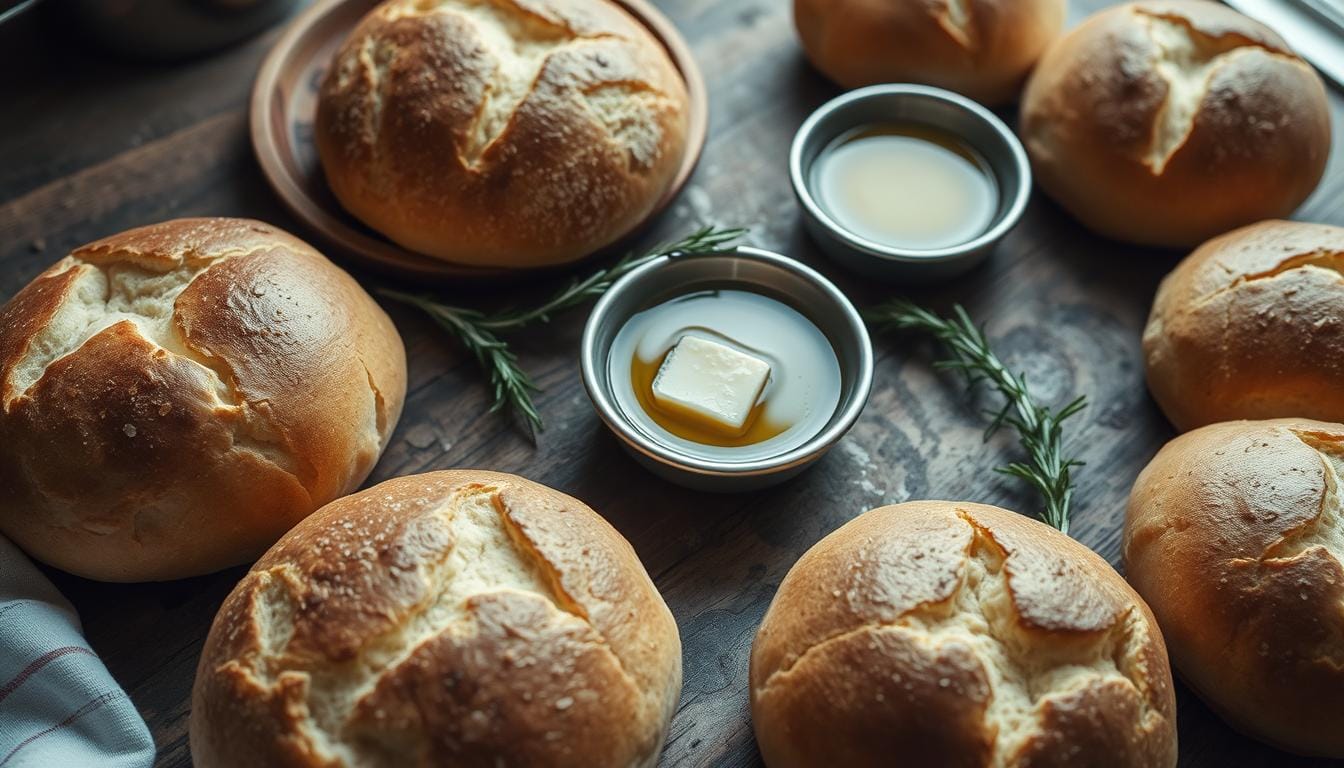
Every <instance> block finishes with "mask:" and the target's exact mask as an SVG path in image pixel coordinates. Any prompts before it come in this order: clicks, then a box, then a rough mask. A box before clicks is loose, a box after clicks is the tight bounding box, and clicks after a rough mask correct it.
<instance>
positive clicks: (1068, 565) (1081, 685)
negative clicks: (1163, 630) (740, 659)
mask: <svg viewBox="0 0 1344 768" xmlns="http://www.w3.org/2000/svg"><path fill="white" fill-rule="evenodd" d="M751 712H752V721H753V723H754V724H755V728H756V739H757V741H758V742H759V743H760V747H761V754H762V755H763V756H764V757H765V762H766V764H767V765H769V766H770V768H792V767H796V768H813V767H815V766H822V765H824V766H835V767H836V768H848V767H849V766H876V765H892V764H901V765H912V766H986V767H988V766H999V767H1004V766H1019V767H1021V768H1026V767H1027V766H1038V765H1075V764H1086V765H1088V766H1094V767H1100V766H1117V767H1120V768H1158V767H1159V766H1168V767H1169V766H1174V765H1176V722H1175V716H1176V708H1175V701H1174V698H1173V693H1172V685H1171V670H1170V668H1169V667H1168V665H1167V657H1166V649H1165V648H1164V646H1163V644H1162V635H1161V634H1160V632H1159V631H1158V629H1157V625H1156V623H1155V622H1154V621H1153V617H1152V614H1150V613H1149V611H1148V608H1147V606H1145V605H1144V604H1143V601H1142V600H1141V599H1139V597H1138V595H1136V594H1135V593H1134V591H1133V590H1132V589H1130V587H1129V585H1127V584H1126V583H1125V581H1124V580H1123V579H1121V578H1120V576H1119V575H1118V574H1116V572H1115V571H1114V570H1112V569H1111V567H1110V566H1109V565H1107V564H1106V562H1105V561H1104V560H1102V559H1101V558H1100V557H1098V556H1097V555H1095V554H1093V553H1092V551H1091V550H1089V549H1087V548H1086V547H1084V546H1083V545H1081V544H1079V543H1077V542H1075V541H1074V540H1073V539H1070V538H1069V537H1068V536H1065V535H1064V534H1062V533H1059V532H1058V531H1056V530H1055V529H1053V528H1050V527H1048V526H1046V525H1044V524H1043V523H1039V522H1036V521H1035V520H1031V519H1028V518H1025V517H1021V516H1019V515H1017V514H1014V513H1012V512H1009V511H1007V510H1004V509H1000V508H998V507H991V506H986V505H983V504H970V503H963V502H952V501H919V502H911V503H907V504H898V505H896V506H889V507H881V508H879V509H875V510H872V511H870V512H867V513H865V514H863V515H860V516H859V517H858V518H856V519H854V520H852V521H850V522H849V523H847V524H845V525H844V526H842V527H841V528H839V529H838V530H836V531H835V532H833V533H832V534H830V535H829V536H827V537H826V538H824V539H822V540H821V541H820V542H819V543H818V544H817V545H816V546H814V547H812V549H811V550H809V551H808V552H807V553H806V554H804V555H803V557H802V558H801V559H799V560H798V562H797V563H796V564H795V565H794V566H793V568H792V569H791V570H790V571H789V573H788V575H787V576H785V578H784V581H783V583H781V584H780V586H779V592H778V593H777V594H776V595H775V599H774V602H772V603H771V605H770V609H769V610H768V611H767V612H766V615H765V620H764V621H763V623H762V624H761V629H760V631H759V633H758V634H757V635H756V642H755V645H754V646H753V647H752V649H751ZM1080 760H1081V762H1080Z"/></svg>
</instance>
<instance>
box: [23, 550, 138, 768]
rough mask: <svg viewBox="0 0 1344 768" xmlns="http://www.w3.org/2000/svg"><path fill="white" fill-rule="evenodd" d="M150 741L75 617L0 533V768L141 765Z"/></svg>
mask: <svg viewBox="0 0 1344 768" xmlns="http://www.w3.org/2000/svg"><path fill="white" fill-rule="evenodd" d="M153 762H154V741H153V739H151V738H150V736H149V729H148V728H146V727H145V721H144V720H142V719H141V718H140V715H139V713H137V712H136V711H135V705H133V704H131V700H130V699H129V698H127V696H126V693H125V691H123V690H121V686H119V685H117V683H116V681H115V680H113V679H112V676H111V675H110V674H108V672H107V668H106V667H104V666H103V662H102V661H100V660H99V658H98V657H97V656H96V655H95V654H94V652H93V651H92V650H90V649H89V644H88V643H87V642H85V640H84V636H83V635H82V634H81V633H80V627H79V617H78V616H77V615H76V614H75V609H74V608H73V607H71V605H70V603H68V602H66V600H65V598H64V597H62V596H61V593H60V592H58V591H56V587H55V586H53V585H52V583H51V582H50V581H48V580H47V579H46V578H45V577H44V576H43V575H42V574H41V573H40V572H38V570H37V568H35V567H33V564H32V562H31V561H29V560H28V558H27V557H26V556H24V554H23V553H22V552H20V551H19V549H18V547H16V546H14V545H13V544H12V543H10V541H9V540H8V539H6V538H4V537H3V536H0V768H55V767H56V766H59V767H60V768H84V767H85V766H89V767H90V768H145V767H146V766H149V765H152V764H153Z"/></svg>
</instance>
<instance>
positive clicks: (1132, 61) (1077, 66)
mask: <svg viewBox="0 0 1344 768" xmlns="http://www.w3.org/2000/svg"><path fill="white" fill-rule="evenodd" d="M1021 133H1022V141H1023V144H1024V145H1025V146H1026V148H1027V153H1028V154H1029V155H1030V156H1031V162H1032V169H1033V171H1034V172H1035V176H1036V179H1037V180H1038V181H1039V182H1040V184H1041V187H1042V188H1043V189H1044V190H1045V191H1046V192H1047V193H1048V194H1049V195H1050V196H1051V197H1052V198H1054V199H1055V201H1056V202H1058V203H1059V204H1060V205H1061V206H1063V207H1064V208H1065V209H1066V210H1068V211H1069V213H1071V214H1073V216H1074V217H1076V218H1077V219H1078V220H1079V221H1081V222H1082V223H1083V224H1084V225H1086V226H1087V227H1089V228H1091V229H1093V230H1095V231H1096V232H1099V233H1100V234H1102V235H1105V236H1107V237H1112V238H1116V239H1118V240H1125V241H1129V242H1135V243H1140V244H1144V245H1157V246H1166V247H1192V246H1195V245H1197V244H1199V243H1201V242H1203V241H1204V240H1206V239H1208V238H1210V237H1213V236H1215V235H1217V234H1220V233H1222V232H1226V231H1228V230H1230V229H1234V228H1236V227H1240V226H1244V225H1246V224H1251V223H1253V222H1256V221H1260V220H1261V219H1268V218H1276V217H1282V216H1287V215H1288V214H1289V213H1291V212H1292V211H1293V210H1294V209H1295V208H1296V207H1297V206H1298V205H1299V204H1301V203H1302V201H1303V200H1305V199H1306V198H1307V196H1308V195H1309V194H1310V193H1311V191H1312V190H1313V189H1315V188H1316V185H1317V183H1319V181H1320V179H1321V176H1322V174H1323V173H1324V172H1325V164H1326V160H1327V158H1328V156H1329V154H1330V114H1329V108H1328V104H1327V101H1326V94H1325V85H1324V83H1322V82H1321V78H1320V77H1319V76H1318V75H1317V74H1316V72H1315V71H1314V70H1313V69H1312V68H1311V66H1310V65H1309V64H1307V63H1306V62H1305V61H1303V60H1302V59H1301V58H1300V57H1298V56H1297V55H1296V54H1295V53H1293V51H1292V50H1291V49H1290V48H1289V47H1288V45H1287V43H1285V42H1284V41H1283V39H1282V38H1281V37H1279V36H1278V35H1277V34H1275V33H1274V32H1273V31H1272V30H1270V29H1269V28H1268V27H1266V26H1264V25H1263V24H1260V23H1259V22H1257V21H1254V20H1253V19H1250V18H1247V17H1246V16H1243V15H1241V14H1239V13H1237V12H1236V11H1234V10H1232V9H1230V8H1228V7H1226V6H1224V5H1222V4H1219V3H1214V2H1209V1H1208V0H1145V1H1144V2H1136V3H1127V4H1124V5H1118V6H1114V7H1111V8H1107V9H1106V10H1103V11H1101V12H1100V13H1097V14H1095V15H1093V16H1091V17H1089V18H1088V19H1087V20H1086V21H1084V22H1083V23H1082V24H1081V25H1079V26H1078V27H1077V28H1075V29H1073V30H1071V31H1070V32H1069V33H1068V34H1066V35H1065V36H1064V37H1062V38H1060V39H1059V40H1058V41H1056V42H1055V44H1054V45H1052V46H1051V47H1050V49H1049V50H1047V51H1046V53H1045V55H1044V56H1043V57H1042V58H1041V61H1040V64H1039V65H1038V66H1037V67H1036V70H1035V71H1034V72H1033V74H1032V76H1031V79H1030V80H1029V81H1028V83H1027V88H1026V91H1025V92H1024V94H1023V99H1022V119H1021Z"/></svg>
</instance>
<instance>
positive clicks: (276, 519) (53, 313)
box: [0, 219, 406, 581]
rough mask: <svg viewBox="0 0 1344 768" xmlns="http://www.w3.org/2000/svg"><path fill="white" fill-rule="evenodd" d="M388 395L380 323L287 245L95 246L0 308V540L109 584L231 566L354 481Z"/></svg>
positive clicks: (204, 227) (395, 407)
mask: <svg viewBox="0 0 1344 768" xmlns="http://www.w3.org/2000/svg"><path fill="white" fill-rule="evenodd" d="M405 392H406V359H405V352H404V350H403V348H402V344H401V337H400V336H398V335H397V331H396V329H395V328H394V327H393V326H392V322H391V321H390V320H389V319H388V317H387V315H386V314H384V313H383V311H382V310H381V309H380V308H379V307H378V305H377V304H375V303H374V301H373V299H372V298H370V297H369V295H368V294H367V293H365V292H364V290H363V289H362V288H360V287H359V285H358V284H357V283H356V282H355V281H354V280H352V279H351V278H350V276H349V275H347V274H346V273H345V272H344V271H342V270H340V269H338V268H337V267H336V266H335V265H333V264H332V263H331V262H330V261H328V260H327V259H326V258H325V257H324V256H322V255H321V254H320V253H318V252H317V251H315V250H313V249H312V248H310V247H309V246H308V245H307V244H305V243H303V242H302V241H300V240H298V239H296V238H294V237H293V236H291V235H289V234H287V233H285V232H282V231H280V230H278V229H276V228H275V227H272V226H269V225H267V224H263V223H261V222H259V221H250V220H247V219H179V220H176V221H169V222H164V223H162V224H154V225H151V226H147V227H141V228H139V229H133V230H130V231H127V232H123V233H121V234H117V235H112V236H111V237H107V238H104V239H102V240H99V241H97V242H94V243H90V244H88V245H85V246H83V247H80V248H76V249H75V250H74V251H73V252H71V254H70V255H69V256H67V257H66V258H64V259H62V260H60V261H59V262H57V263H56V264H54V265H53V266H52V267H51V268H49V269H47V270H46V271H45V272H43V273H42V274H40V275H38V276H37V277H36V278H34V279H33V281H32V282H31V283H29V284H28V285H27V286H26V287H25V288H24V289H23V290H21V291H19V293H18V294H17V295H16V296H14V297H13V298H12V299H10V300H9V302H8V303H7V304H5V305H4V307H3V308H0V489H3V491H0V532H3V534H4V535H6V536H8V537H9V538H11V539H12V540H13V541H14V542H15V543H17V544H18V545H19V546H21V547H23V548H24V549H25V550H27V552H28V554H30V555H32V556H33V557H35V558H37V559H39V560H42V561H44V562H46V563H49V564H51V565H54V566H56V567H58V568H62V569H64V570H67V571H70V572H72V573H76V574H79V575H81V576H86V577H89V578H93V579H104V580H109V581H145V580H153V579H173V578H180V577H183V576H191V575H196V574H201V573H207V572H210V571H214V570H218V569H220V568H223V567H225V566H228V565H234V564H237V563H241V562H245V561H247V560H249V559H251V558H253V557H256V556H257V555H258V554H260V553H261V552H262V551H264V550H265V549H266V547H268V546H270V545H271V544H272V543H274V542H275V540H276V539H277V538H279V537H280V534H282V533H284V532H285V531H286V530H288V529H289V527H290V526H292V525H294V523H296V522H298V521H299V520H301V519H302V518H303V517H304V516H305V515H307V514H308V513H310V512H312V511H313V510H315V509H317V508H318V507H319V506H321V505H322V504H325V503H326V502H328V501H330V500H332V499H334V498H336V497H338V496H341V495H343V494H346V493H349V492H350V491H352V490H354V489H355V488H356V487H357V486H358V485H359V484H360V483H361V482H363V480H364V478H365V477H366V476H367V475H368V473H369V471H370V470H372V468H373V465H374V462H376V461H377V459H378V455H379V453H380V452H381V451H382V449H383V447H384V446H385V445H386V443H387V438H388V436H389V435H390V434H391V432H392V428H393V427H394V426H395V424H396V422H397V417H398V416H399V415H400V413H401V405H402V400H403V398H404V396H405Z"/></svg>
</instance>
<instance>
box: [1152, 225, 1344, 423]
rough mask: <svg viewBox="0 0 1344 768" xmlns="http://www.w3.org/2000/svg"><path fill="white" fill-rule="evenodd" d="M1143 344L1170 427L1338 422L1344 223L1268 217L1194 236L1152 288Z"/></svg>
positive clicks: (1343, 363)
mask: <svg viewBox="0 0 1344 768" xmlns="http://www.w3.org/2000/svg"><path fill="white" fill-rule="evenodd" d="M1143 352H1144V360H1145V362H1146V364H1147V371H1148V387H1149V389H1150V390H1151V391H1152V393H1153V397H1154V399H1156V400H1157V402H1158V405H1160V406H1162V410H1163V411H1164V412H1165V413H1166V414H1167V417H1168V418H1169V419H1171V422H1172V423H1173V424H1175V425H1176V428H1177V429H1180V430H1187V429H1192V428H1194V427H1198V426H1202V425H1204V424H1212V423H1214V422H1218V421H1230V420H1232V419H1265V418H1275V417H1280V416H1303V417H1307V418H1315V419H1324V420H1326V421H1344V227H1332V226H1328V225H1325V224H1303V223H1298V222H1291V221H1266V222H1262V223H1259V224H1254V225H1251V226H1249V227H1244V228H1242V229H1239V230H1236V231H1234V232H1229V233H1228V234H1226V235H1223V236H1221V237H1217V238H1214V239H1213V240H1210V241H1209V242H1207V243H1205V244H1204V245H1202V246H1200V247H1199V248H1198V249H1197V250H1195V252H1194V253H1192V254H1190V256H1189V257H1187V258H1186V259H1185V260H1184V261H1182V262H1181V263H1180V264H1179V265H1177V267H1176V269H1174V270H1172V272H1171V274H1169V275H1167V277H1166V279H1164V280H1163V281H1162V284H1161V286H1159V288H1158V290H1157V298H1156V299H1155V300H1154V301H1153V309H1152V312H1151V313H1150V314H1149V316H1148V325H1147V327H1146V328H1145V329H1144V332H1143Z"/></svg>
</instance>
